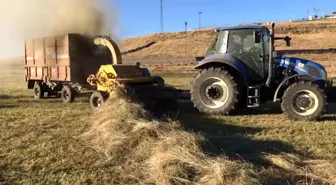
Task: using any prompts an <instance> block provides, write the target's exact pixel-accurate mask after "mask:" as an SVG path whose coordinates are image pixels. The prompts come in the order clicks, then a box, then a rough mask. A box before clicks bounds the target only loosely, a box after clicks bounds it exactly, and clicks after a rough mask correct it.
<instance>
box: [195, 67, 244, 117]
mask: <svg viewBox="0 0 336 185" xmlns="http://www.w3.org/2000/svg"><path fill="white" fill-rule="evenodd" d="M238 91H239V90H238V88H237V83H236V82H235V80H234V78H233V77H232V76H231V75H230V74H229V73H228V72H227V71H226V70H225V69H223V68H213V67H211V68H208V69H204V70H203V71H201V72H200V73H199V74H198V75H197V76H196V78H195V80H194V81H193V84H192V88H191V100H192V101H193V103H194V106H195V107H196V108H197V109H198V110H199V111H200V112H201V113H205V114H230V113H232V112H233V111H235V110H237V109H238V99H239V97H238V95H239V93H238Z"/></svg>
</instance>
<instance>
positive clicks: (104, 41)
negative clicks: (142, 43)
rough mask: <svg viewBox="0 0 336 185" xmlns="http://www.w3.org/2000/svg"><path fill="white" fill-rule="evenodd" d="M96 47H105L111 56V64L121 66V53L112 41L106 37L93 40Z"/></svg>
mask: <svg viewBox="0 0 336 185" xmlns="http://www.w3.org/2000/svg"><path fill="white" fill-rule="evenodd" d="M94 43H95V44H96V45H102V46H105V47H107V48H108V49H109V50H110V52H111V55H112V64H122V58H121V52H120V49H119V47H118V45H117V43H115V42H114V41H113V40H112V39H110V38H108V37H98V38H96V39H94Z"/></svg>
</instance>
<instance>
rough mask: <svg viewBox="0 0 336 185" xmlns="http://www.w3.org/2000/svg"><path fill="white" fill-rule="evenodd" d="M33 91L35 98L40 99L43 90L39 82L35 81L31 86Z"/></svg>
mask: <svg viewBox="0 0 336 185" xmlns="http://www.w3.org/2000/svg"><path fill="white" fill-rule="evenodd" d="M33 93H34V98H35V99H42V98H43V95H44V91H43V88H42V86H41V85H40V84H39V83H35V85H34V87H33Z"/></svg>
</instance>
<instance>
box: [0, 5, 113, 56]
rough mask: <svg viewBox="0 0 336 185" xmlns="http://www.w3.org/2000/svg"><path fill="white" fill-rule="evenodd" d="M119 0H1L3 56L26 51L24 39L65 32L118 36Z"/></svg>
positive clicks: (0, 45)
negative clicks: (117, 0)
mask: <svg viewBox="0 0 336 185" xmlns="http://www.w3.org/2000/svg"><path fill="white" fill-rule="evenodd" d="M117 11H118V9H117V2H116V0H0V23H1V29H0V58H8V57H16V56H23V55H24V40H25V39H27V38H32V37H40V36H50V35H60V34H66V33H84V34H106V35H111V36H112V37H113V38H114V39H117V37H118V36H117V35H118V32H117V31H118V21H117V20H118V16H117V15H118V12H117Z"/></svg>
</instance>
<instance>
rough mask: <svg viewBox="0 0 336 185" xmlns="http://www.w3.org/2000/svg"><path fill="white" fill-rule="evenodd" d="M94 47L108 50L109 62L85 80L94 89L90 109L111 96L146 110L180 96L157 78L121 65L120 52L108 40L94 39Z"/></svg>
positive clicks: (113, 43)
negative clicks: (110, 60)
mask: <svg viewBox="0 0 336 185" xmlns="http://www.w3.org/2000/svg"><path fill="white" fill-rule="evenodd" d="M94 43H95V44H96V45H102V46H105V47H106V48H108V50H109V51H110V52H111V55H112V60H113V61H112V64H109V65H102V66H101V67H100V69H99V70H98V72H97V74H92V75H90V76H89V77H88V79H87V82H88V83H89V84H90V85H92V86H95V87H96V91H94V92H93V93H92V95H91V97H90V105H91V107H92V108H94V109H95V108H98V107H101V106H102V105H104V103H105V101H106V100H107V99H108V97H109V96H110V95H111V93H114V92H118V93H123V95H126V97H127V98H129V100H131V101H135V102H137V103H141V104H143V105H144V106H145V107H147V108H153V106H154V105H155V104H158V103H163V102H165V103H168V102H175V101H176V100H177V98H178V97H179V95H180V93H181V92H182V91H179V90H177V89H175V88H173V87H170V86H166V85H165V84H164V80H163V79H162V78H161V77H157V76H151V75H150V73H149V71H148V70H147V69H146V68H141V67H140V65H139V64H138V63H137V64H134V65H126V64H122V58H121V53H120V50H119V48H118V46H117V44H116V43H115V42H114V41H113V40H111V39H110V38H107V37H98V38H96V39H95V40H94ZM172 100H173V101H172ZM161 105H162V104H161Z"/></svg>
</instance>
